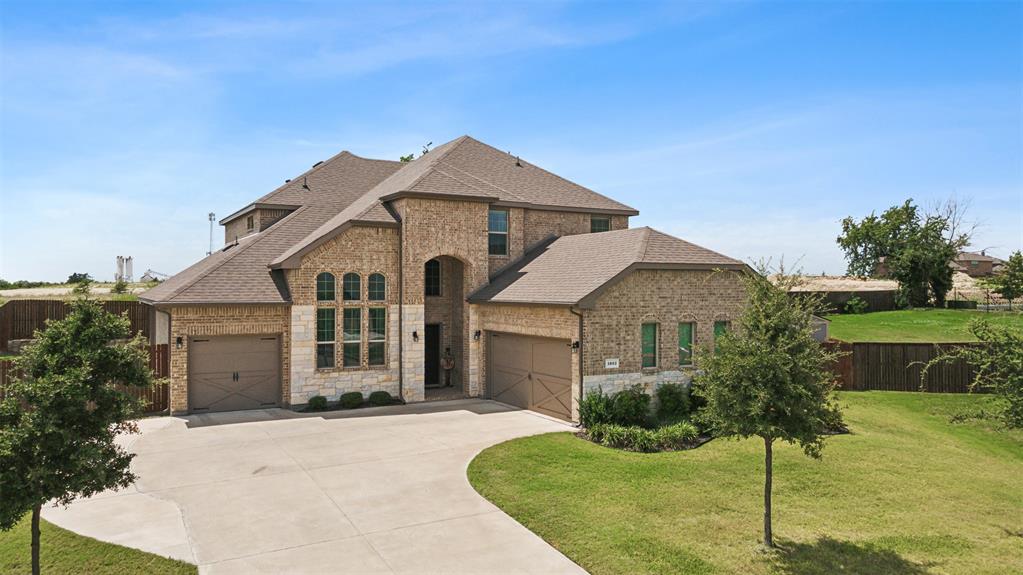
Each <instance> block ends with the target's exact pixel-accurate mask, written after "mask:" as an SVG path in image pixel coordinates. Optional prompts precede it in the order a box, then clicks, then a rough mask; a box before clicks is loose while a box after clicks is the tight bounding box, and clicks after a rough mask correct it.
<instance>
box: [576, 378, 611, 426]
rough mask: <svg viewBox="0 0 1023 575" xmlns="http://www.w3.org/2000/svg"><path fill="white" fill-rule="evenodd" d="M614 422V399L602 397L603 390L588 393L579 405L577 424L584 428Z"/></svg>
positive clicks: (608, 396) (607, 396)
mask: <svg viewBox="0 0 1023 575" xmlns="http://www.w3.org/2000/svg"><path fill="white" fill-rule="evenodd" d="M613 422H614V399H612V397H611V396H610V395H604V390H602V389H601V388H599V387H598V388H597V391H594V392H590V393H587V394H586V397H583V400H582V401H581V402H580V403H579V423H580V424H582V426H583V427H585V428H587V429H588V428H590V427H593V426H594V425H600V424H602V423H613Z"/></svg>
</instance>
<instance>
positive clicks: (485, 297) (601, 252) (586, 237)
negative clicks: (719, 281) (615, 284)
mask: <svg viewBox="0 0 1023 575" xmlns="http://www.w3.org/2000/svg"><path fill="white" fill-rule="evenodd" d="M642 268H674V269H719V268H720V269H745V268H746V266H745V265H744V264H743V263H742V262H740V261H739V260H735V259H732V258H730V257H727V256H724V255H721V254H719V253H717V252H713V251H711V250H708V249H706V248H703V247H700V246H698V245H695V244H691V243H689V242H687V241H685V240H681V239H679V238H676V237H673V236H670V235H668V234H665V233H663V232H659V231H657V230H654V229H651V228H648V227H643V228H632V229H627V230H618V231H611V232H602V233H598V234H580V235H573V236H564V237H561V238H557V239H552V240H549V243H547V244H545V245H542V246H541V247H539V248H537V249H535V250H533V251H532V252H531V253H529V254H527V255H526V256H525V257H523V258H522V259H521V260H520V261H519V262H517V263H514V264H512V265H510V266H509V267H508V268H506V269H505V270H504V271H502V272H501V273H500V274H498V276H497V277H495V278H494V279H493V280H491V282H490V283H489V284H488V285H486V286H484V287H482V288H480V289H479V290H477V291H476V292H475V293H474V294H472V295H471V296H469V301H471V302H474V303H533V304H550V305H576V304H578V303H580V302H581V301H583V300H584V299H585V298H586V297H587V296H589V295H590V294H593V293H594V292H596V291H597V290H598V289H600V288H601V287H603V286H605V285H606V284H608V283H609V282H612V281H613V280H616V279H619V278H621V277H623V275H624V274H627V273H628V272H629V271H631V270H633V269H642Z"/></svg>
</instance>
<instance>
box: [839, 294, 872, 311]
mask: <svg viewBox="0 0 1023 575" xmlns="http://www.w3.org/2000/svg"><path fill="white" fill-rule="evenodd" d="M868 307H869V306H868V305H867V302H866V300H864V299H863V298H861V297H859V296H855V295H854V296H852V297H851V298H849V300H848V301H846V302H845V313H867V308H868Z"/></svg>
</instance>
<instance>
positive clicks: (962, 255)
mask: <svg viewBox="0 0 1023 575" xmlns="http://www.w3.org/2000/svg"><path fill="white" fill-rule="evenodd" d="M1004 264H1005V261H1004V260H1001V259H999V258H996V257H994V256H989V255H987V254H986V253H985V250H981V251H980V253H976V252H959V255H957V256H956V258H955V259H954V260H952V261H951V262H949V264H948V265H949V267H951V268H952V270H953V271H957V272H963V273H964V274H966V275H968V276H970V277H974V278H982V277H987V276H991V275H994V274H996V273H998V271H999V269H1000V268H1001V267H1002V266H1003V265H1004ZM888 271H889V270H888V266H887V265H886V264H885V258H884V257H882V258H880V259H879V260H878V262H877V267H875V268H874V277H881V278H883V277H888Z"/></svg>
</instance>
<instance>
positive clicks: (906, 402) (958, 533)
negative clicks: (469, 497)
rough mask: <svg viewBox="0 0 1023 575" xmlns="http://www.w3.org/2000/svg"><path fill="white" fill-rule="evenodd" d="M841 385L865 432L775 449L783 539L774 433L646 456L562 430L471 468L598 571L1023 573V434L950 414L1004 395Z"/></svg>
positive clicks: (490, 490) (854, 421)
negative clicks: (815, 451) (765, 535)
mask: <svg viewBox="0 0 1023 575" xmlns="http://www.w3.org/2000/svg"><path fill="white" fill-rule="evenodd" d="M840 397H841V402H842V405H843V406H844V409H845V419H846V422H847V423H848V425H849V427H850V429H851V432H852V433H851V434H849V435H841V436H834V437H831V438H829V439H828V440H827V446H826V448H825V450H824V457H823V459H822V460H820V461H815V460H812V459H809V458H807V457H805V456H804V455H803V454H802V452H801V451H800V450H799V449H797V448H795V447H792V446H789V445H787V444H780V445H779V446H777V447H776V448H775V454H774V457H775V461H774V531H775V538H776V541H777V542H778V543H779V545H780V546H781V549H780V550H779V551H777V552H773V553H764V552H761V551H760V550H759V546H758V543H759V541H760V538H761V529H762V514H763V507H762V504H763V503H762V489H763V443H762V442H761V441H760V440H743V441H729V440H723V439H718V440H715V441H712V442H710V443H708V444H706V445H704V446H703V447H700V448H699V449H694V450H690V451H682V452H674V453H654V454H642V453H632V452H624V451H618V450H613V449H608V448H605V447H601V446H598V445H594V444H593V443H590V442H588V441H585V440H583V439H579V438H577V437H575V436H574V435H572V434H571V433H555V434H547V435H540V436H533V437H527V438H522V439H517V440H513V441H510V442H507V443H503V444H500V445H497V446H494V447H491V448H489V449H487V450H485V451H483V452H482V453H481V454H480V455H479V456H478V457H477V458H476V459H475V460H473V462H472V463H471V464H470V465H469V479H470V481H471V482H472V484H473V486H474V487H475V488H476V489H477V490H478V491H479V492H480V493H481V494H482V495H483V496H484V497H486V498H487V499H489V500H490V501H492V502H494V503H495V504H497V505H498V506H499V507H501V508H502V509H503V510H505V511H506V512H507V513H509V514H510V515H511V516H512V517H514V518H515V519H517V520H518V521H519V522H521V523H522V524H523V525H525V526H526V527H528V528H529V529H531V530H533V531H534V532H536V533H537V534H539V535H540V536H541V537H543V538H544V539H545V540H547V541H548V542H550V543H551V544H552V545H554V546H555V547H556V548H558V549H559V550H561V551H562V552H563V553H565V554H566V555H567V556H568V557H569V558H571V559H572V560H574V561H576V562H577V563H579V564H580V565H581V566H582V567H584V568H585V569H587V570H588V571H589V572H591V573H593V574H594V575H602V574H611V573H629V574H644V573H665V574H667V573H751V574H768V573H778V574H790V575H803V574H811V573H846V574H850V573H862V574H868V573H869V574H873V573H888V574H896V575H898V574H917V573H957V574H959V573H970V574H1002V573H1021V572H1023V432H1020V431H999V430H998V429H997V424H996V423H995V422H992V421H989V420H981V421H977V420H970V421H967V422H965V423H958V424H953V423H950V421H949V417H950V416H951V415H952V414H953V413H958V412H962V411H974V410H977V409H979V408H980V407H982V406H984V405H986V404H987V402H990V401H992V399H991V398H990V397H983V396H971V395H953V394H945V395H941V394H919V393H898V392H847V393H843V394H841V396H840Z"/></svg>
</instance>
